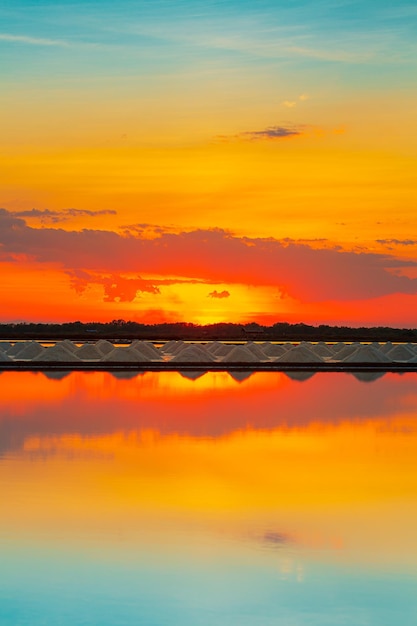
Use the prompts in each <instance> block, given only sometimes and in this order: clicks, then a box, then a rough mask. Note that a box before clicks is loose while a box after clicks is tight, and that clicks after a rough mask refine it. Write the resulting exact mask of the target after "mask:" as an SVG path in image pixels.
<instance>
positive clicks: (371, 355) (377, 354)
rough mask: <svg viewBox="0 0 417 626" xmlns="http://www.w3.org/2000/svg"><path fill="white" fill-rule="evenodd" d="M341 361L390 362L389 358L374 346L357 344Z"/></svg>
mask: <svg viewBox="0 0 417 626" xmlns="http://www.w3.org/2000/svg"><path fill="white" fill-rule="evenodd" d="M343 363H391V359H390V358H388V357H387V356H386V355H385V354H384V353H383V352H381V350H378V349H377V348H375V347H374V346H359V348H356V350H355V351H354V352H352V353H351V354H349V355H348V356H346V357H345V358H344V359H343Z"/></svg>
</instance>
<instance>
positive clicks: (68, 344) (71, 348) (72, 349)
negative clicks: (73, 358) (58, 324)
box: [56, 339, 78, 353]
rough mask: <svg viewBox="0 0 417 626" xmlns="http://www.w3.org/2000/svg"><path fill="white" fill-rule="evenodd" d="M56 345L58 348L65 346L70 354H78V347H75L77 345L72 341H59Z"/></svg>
mask: <svg viewBox="0 0 417 626" xmlns="http://www.w3.org/2000/svg"><path fill="white" fill-rule="evenodd" d="M56 345H57V346H58V345H59V346H63V347H64V348H66V349H67V350H69V351H70V352H74V353H75V352H76V351H77V350H78V348H77V346H76V345H75V343H74V342H73V341H71V340H70V339H64V340H63V341H58V342H57V343H56Z"/></svg>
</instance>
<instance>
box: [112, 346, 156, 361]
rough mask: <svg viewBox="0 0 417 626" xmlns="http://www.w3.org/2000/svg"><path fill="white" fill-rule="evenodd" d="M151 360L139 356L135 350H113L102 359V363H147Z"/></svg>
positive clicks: (142, 355) (141, 355)
mask: <svg viewBox="0 0 417 626" xmlns="http://www.w3.org/2000/svg"><path fill="white" fill-rule="evenodd" d="M150 360H151V359H150V358H149V357H147V356H145V355H144V354H141V353H140V352H138V351H137V350H135V348H130V347H129V348H113V350H112V351H111V352H109V353H108V354H106V355H105V356H104V357H102V359H101V361H102V362H106V363H107V362H109V363H149V361H150Z"/></svg>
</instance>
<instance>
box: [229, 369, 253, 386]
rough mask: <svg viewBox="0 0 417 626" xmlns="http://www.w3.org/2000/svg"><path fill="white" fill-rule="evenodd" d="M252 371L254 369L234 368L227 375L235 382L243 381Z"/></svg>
mask: <svg viewBox="0 0 417 626" xmlns="http://www.w3.org/2000/svg"><path fill="white" fill-rule="evenodd" d="M254 373H255V371H254V370H245V371H244V372H242V371H241V370H234V371H232V372H229V376H230V377H231V378H233V379H234V380H235V381H236V382H237V383H243V381H244V380H247V379H248V378H250V376H252V374H254Z"/></svg>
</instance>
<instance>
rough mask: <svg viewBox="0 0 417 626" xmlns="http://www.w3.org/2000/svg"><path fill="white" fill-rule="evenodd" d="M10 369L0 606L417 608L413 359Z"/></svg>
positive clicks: (356, 617)
mask: <svg viewBox="0 0 417 626" xmlns="http://www.w3.org/2000/svg"><path fill="white" fill-rule="evenodd" d="M118 376H119V377H115V376H113V375H112V374H111V373H105V372H91V373H83V372H72V373H70V372H63V373H61V374H59V373H56V374H53V375H52V377H51V374H49V373H48V375H45V374H43V373H40V372H39V373H30V372H3V373H2V374H1V376H0V483H1V489H2V491H1V503H0V507H1V515H0V547H1V554H2V559H1V564H0V623H1V624H5V625H7V626H9V625H12V624H13V625H30V626H40V625H42V626H44V625H45V624H51V625H61V624H62V625H64V626H67V624H68V625H70V624H71V625H74V624H75V625H77V624H85V625H90V624H97V625H107V624H109V625H110V624H112V625H113V624H121V625H123V624H126V625H137V624H144V625H146V626H148V625H150V626H153V625H155V626H162V625H164V626H165V625H167V626H171V625H172V626H173V625H178V626H180V625H181V626H187V625H190V626H194V625H196V626H199V625H201V626H206V625H211V624H213V625H216V626H217V625H220V626H222V625H223V624H224V625H225V626H234V625H236V626H238V625H239V626H246V625H248V626H252V625H262V626H269V625H274V626H275V625H281V624H282V625H283V626H293V625H294V626H298V625H303V626H304V625H314V626H316V625H317V626H325V625H327V624H329V625H338V624H346V625H348V624H349V625H352V624H355V625H362V624H363V625H366V626H369V625H371V626H373V625H375V626H377V625H378V626H392V625H393V624H401V625H403V626H408V625H410V626H411V625H415V623H416V618H415V616H416V615H417V541H416V532H415V528H416V522H417V375H416V374H404V375H398V374H386V375H385V376H382V377H379V378H377V377H376V376H375V377H374V378H375V380H373V381H368V382H364V381H362V380H358V378H356V377H355V376H353V375H352V374H341V373H328V374H325V373H319V374H316V375H314V376H313V375H311V376H305V375H304V376H303V377H304V378H305V380H304V381H300V380H294V379H292V378H290V377H289V376H287V375H285V374H284V373H282V372H275V373H257V374H253V375H252V376H249V377H247V376H246V375H242V376H240V377H239V376H238V377H237V378H238V380H236V378H233V377H232V376H230V375H229V374H227V373H226V372H215V373H206V374H204V375H203V376H198V375H197V374H196V378H195V379H192V378H187V377H185V376H182V375H181V374H180V373H177V372H163V373H150V372H149V373H145V374H141V375H137V376H133V377H132V375H131V374H129V377H126V378H123V377H120V375H118Z"/></svg>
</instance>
